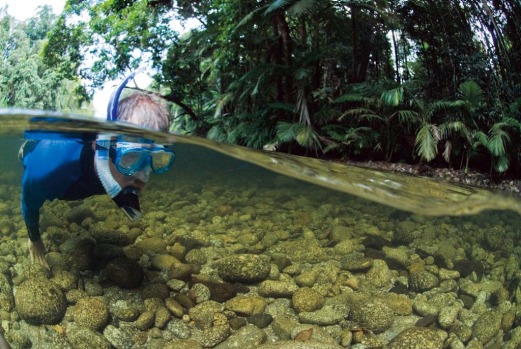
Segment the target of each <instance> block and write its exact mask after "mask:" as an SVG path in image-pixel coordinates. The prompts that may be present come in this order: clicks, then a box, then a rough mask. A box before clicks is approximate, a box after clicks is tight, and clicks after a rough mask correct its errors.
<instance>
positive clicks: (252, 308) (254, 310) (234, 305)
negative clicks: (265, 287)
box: [226, 296, 266, 316]
mask: <svg viewBox="0 0 521 349" xmlns="http://www.w3.org/2000/svg"><path fill="white" fill-rule="evenodd" d="M226 309H227V310H231V311H233V312H234V313H236V314H237V315H240V316H251V315H254V314H260V313H263V312H264V310H265V309H266V300H265V299H264V298H262V297H256V296H236V297H234V298H232V299H230V300H228V301H226Z"/></svg>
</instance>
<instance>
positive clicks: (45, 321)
mask: <svg viewBox="0 0 521 349" xmlns="http://www.w3.org/2000/svg"><path fill="white" fill-rule="evenodd" d="M15 304H16V311H17V312H18V314H19V315H20V317H21V318H22V319H24V320H25V321H27V322H28V323H30V324H31V325H53V324H56V323H58V322H60V321H61V319H62V318H63V316H64V315H65V311H66V310H67V300H66V298H65V295H64V293H63V291H62V290H61V289H60V287H59V286H58V285H56V284H55V283H53V282H52V281H49V280H47V279H44V278H36V279H28V280H26V281H25V282H23V283H22V284H21V285H20V286H19V287H18V289H17V291H16V293H15Z"/></svg>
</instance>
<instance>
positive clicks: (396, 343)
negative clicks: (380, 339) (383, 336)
mask: <svg viewBox="0 0 521 349" xmlns="http://www.w3.org/2000/svg"><path fill="white" fill-rule="evenodd" d="M446 336H447V334H446V333H445V332H442V331H439V330H433V329H430V328H425V327H411V328H408V329H406V330H403V331H402V332H400V333H399V334H398V335H397V336H396V337H394V338H393V340H391V342H389V345H388V349H419V348H429V349H441V348H443V344H444V342H445V338H446Z"/></svg>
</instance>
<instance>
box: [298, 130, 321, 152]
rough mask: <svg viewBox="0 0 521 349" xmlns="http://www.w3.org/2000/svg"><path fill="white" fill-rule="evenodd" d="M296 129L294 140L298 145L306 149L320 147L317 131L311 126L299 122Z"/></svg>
mask: <svg viewBox="0 0 521 349" xmlns="http://www.w3.org/2000/svg"><path fill="white" fill-rule="evenodd" d="M296 131H297V132H296V137H295V140H296V141H297V143H298V144H299V145H301V146H303V147H304V148H308V149H314V150H316V149H322V147H321V145H320V139H319V137H318V133H317V132H316V131H315V130H314V129H313V126H311V125H302V124H301V125H299V127H297V130H296Z"/></svg>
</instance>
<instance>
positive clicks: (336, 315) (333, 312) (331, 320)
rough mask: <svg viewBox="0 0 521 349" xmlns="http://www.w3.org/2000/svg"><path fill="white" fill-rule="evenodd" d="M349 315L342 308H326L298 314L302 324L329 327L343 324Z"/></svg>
mask: <svg viewBox="0 0 521 349" xmlns="http://www.w3.org/2000/svg"><path fill="white" fill-rule="evenodd" d="M347 315H348V312H343V311H341V310H340V308H337V307H333V306H325V307H324V308H322V309H320V310H317V311H312V312H301V313H299V314H298V317H299V320H300V322H302V323H305V324H314V325H320V326H329V325H334V324H338V323H340V322H342V321H343V320H345V318H346V317H347Z"/></svg>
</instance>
